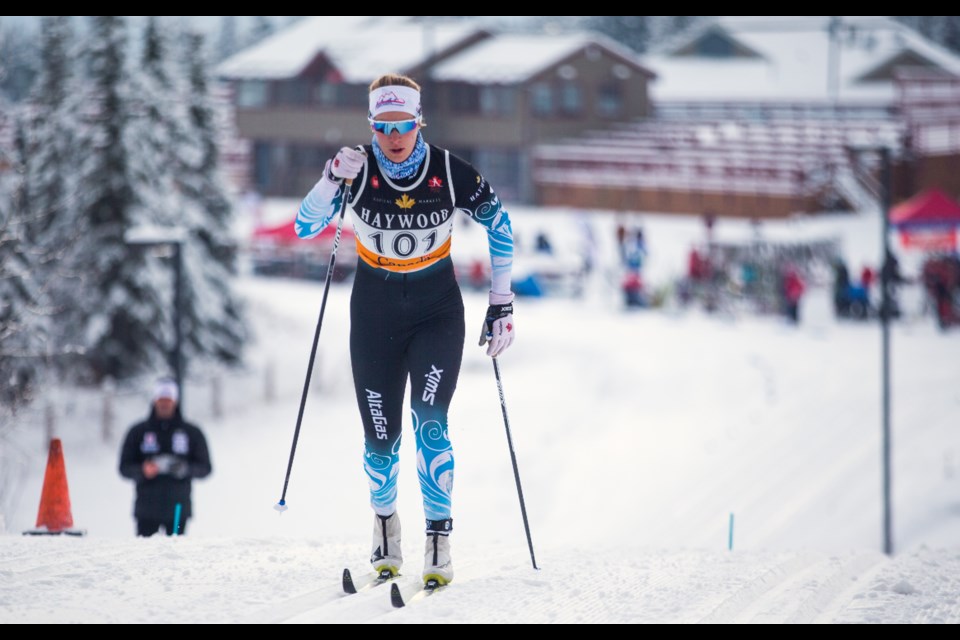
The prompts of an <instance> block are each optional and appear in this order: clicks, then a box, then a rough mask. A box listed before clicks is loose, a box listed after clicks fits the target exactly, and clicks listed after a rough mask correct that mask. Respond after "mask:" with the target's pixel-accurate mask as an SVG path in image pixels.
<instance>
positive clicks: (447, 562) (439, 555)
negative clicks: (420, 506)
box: [423, 518, 453, 589]
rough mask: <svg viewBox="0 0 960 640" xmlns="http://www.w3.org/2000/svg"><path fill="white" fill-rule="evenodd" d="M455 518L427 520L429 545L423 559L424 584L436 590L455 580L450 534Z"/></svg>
mask: <svg viewBox="0 0 960 640" xmlns="http://www.w3.org/2000/svg"><path fill="white" fill-rule="evenodd" d="M451 531H453V518H447V519H446V520H427V544H426V549H425V551H424V557H423V584H424V585H426V586H427V588H431V589H435V588H437V587H442V586H444V585H447V584H450V582H451V581H452V580H453V560H452V559H451V558H450V532H451Z"/></svg>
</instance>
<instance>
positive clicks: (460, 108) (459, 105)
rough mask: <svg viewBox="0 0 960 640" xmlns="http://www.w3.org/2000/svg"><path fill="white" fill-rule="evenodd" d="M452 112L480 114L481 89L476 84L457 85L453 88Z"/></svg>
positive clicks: (451, 98) (451, 93) (451, 92)
mask: <svg viewBox="0 0 960 640" xmlns="http://www.w3.org/2000/svg"><path fill="white" fill-rule="evenodd" d="M450 110H451V111H453V112H454V113H477V112H479V111H480V87H478V86H477V85H474V84H457V85H453V86H451V88H450Z"/></svg>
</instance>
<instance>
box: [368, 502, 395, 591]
mask: <svg viewBox="0 0 960 640" xmlns="http://www.w3.org/2000/svg"><path fill="white" fill-rule="evenodd" d="M371 548H372V551H371V552H370V564H371V565H373V570H374V571H375V572H376V573H377V574H378V575H383V573H384V571H389V572H390V574H391V576H398V575H400V567H401V566H403V550H402V549H401V547H400V516H398V515H397V513H396V512H394V513H393V514H391V515H389V516H380V515H377V514H374V515H373V543H372V545H371Z"/></svg>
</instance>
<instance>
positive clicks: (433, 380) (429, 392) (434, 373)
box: [423, 364, 443, 407]
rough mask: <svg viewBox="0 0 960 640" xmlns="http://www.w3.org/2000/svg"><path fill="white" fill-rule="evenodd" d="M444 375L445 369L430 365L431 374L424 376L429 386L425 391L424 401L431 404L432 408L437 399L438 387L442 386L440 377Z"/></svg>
mask: <svg viewBox="0 0 960 640" xmlns="http://www.w3.org/2000/svg"><path fill="white" fill-rule="evenodd" d="M442 375H443V369H437V366H436V365H433V364H432V365H430V373H428V374H426V375H425V376H423V377H424V378H426V379H427V386H426V388H425V389H424V390H423V401H424V402H429V403H430V406H431V407H432V406H433V401H434V400H435V399H436V395H437V387H439V386H440V377H441V376H442Z"/></svg>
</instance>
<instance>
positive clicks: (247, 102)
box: [237, 80, 267, 109]
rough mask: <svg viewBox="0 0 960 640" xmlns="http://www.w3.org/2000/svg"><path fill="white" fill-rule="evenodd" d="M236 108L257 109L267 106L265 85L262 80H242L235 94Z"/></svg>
mask: <svg viewBox="0 0 960 640" xmlns="http://www.w3.org/2000/svg"><path fill="white" fill-rule="evenodd" d="M237 106H238V107H243V108H246V109H257V108H260V107H265V106H267V83H266V82H264V81H263V80H242V81H240V90H239V91H238V92H237Z"/></svg>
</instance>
